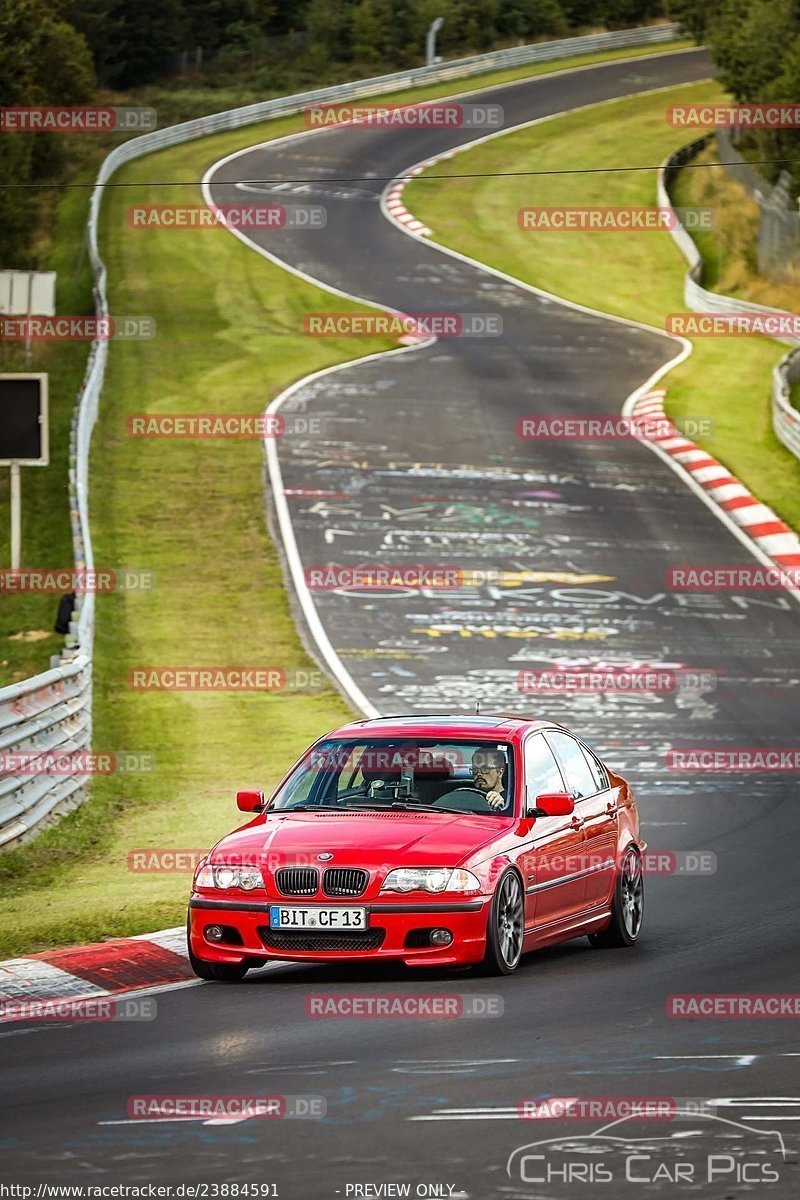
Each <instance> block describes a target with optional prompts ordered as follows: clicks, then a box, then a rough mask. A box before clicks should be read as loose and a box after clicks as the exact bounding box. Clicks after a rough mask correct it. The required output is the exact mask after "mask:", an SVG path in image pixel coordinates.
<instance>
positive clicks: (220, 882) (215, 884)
mask: <svg viewBox="0 0 800 1200" xmlns="http://www.w3.org/2000/svg"><path fill="white" fill-rule="evenodd" d="M194 886H195V887H200V888H217V889H219V891H222V892H226V891H228V890H229V889H230V888H242V889H243V890H244V891H246V892H250V891H252V890H253V888H263V886H264V881H263V880H262V878H261V872H260V871H259V870H258V869H257V868H256V867H229V866H228V865H227V864H226V863H215V864H214V865H213V866H211V865H210V864H209V863H206V864H205V865H204V866H202V867H201V868H200V870H199V871H198V872H197V875H196V876H195V881H194Z"/></svg>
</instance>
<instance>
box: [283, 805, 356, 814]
mask: <svg viewBox="0 0 800 1200" xmlns="http://www.w3.org/2000/svg"><path fill="white" fill-rule="evenodd" d="M272 811H273V812H287V813H288V812H341V811H342V806H341V804H292V805H290V807H289V808H274V809H273V810H272Z"/></svg>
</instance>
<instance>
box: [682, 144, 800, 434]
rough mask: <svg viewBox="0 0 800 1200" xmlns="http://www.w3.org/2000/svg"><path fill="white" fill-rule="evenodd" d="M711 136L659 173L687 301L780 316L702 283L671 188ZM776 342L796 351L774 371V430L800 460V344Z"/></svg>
mask: <svg viewBox="0 0 800 1200" xmlns="http://www.w3.org/2000/svg"><path fill="white" fill-rule="evenodd" d="M712 136H713V135H712V134H707V135H706V136H705V137H701V138H698V139H697V141H694V142H690V143H689V144H688V145H687V146H682V147H681V148H680V150H676V152H675V153H674V154H671V155H670V156H669V157H668V158H667V159H665V161H664V162H663V163H662V164H661V168H660V170H659V172H658V207H659V208H665V209H669V210H670V212H672V214H673V221H672V225H671V230H670V232H671V233H672V236H673V238H674V239H675V241H676V242H677V244H678V246H679V247H680V249H681V251H682V252H683V256H684V258H685V259H686V261H687V262H688V264H689V270H688V271H687V272H686V278H685V280H684V285H683V298H684V301H685V303H686V305H687V307H688V308H690V309H691V310H692V312H699V313H734V312H736V313H738V312H751V313H762V314H763V313H767V314H780V313H781V311H782V310H781V309H778V308H770V307H768V306H767V305H765V304H754V303H752V301H748V300H740V299H738V298H737V297H736V296H724V295H722V294H721V293H720V292H710V291H708V289H707V288H704V287H703V286H702V284H701V283H700V275H701V272H702V269H703V258H702V255H701V254H700V251H699V250H698V248H697V246H696V245H695V243H694V241H693V240H692V238H691V237H690V236H689V234H688V233H687V232H686V230H685V229H684V227H683V226H682V225H681V223H680V221H679V220H678V217H677V215H676V213H675V210H674V208H673V207H672V201H671V200H670V196H669V185H670V182H671V180H672V178H673V177H674V175H675V173H676V172H677V171H678V170H680V168H681V167H682V166H683V164H684V163H687V162H689V161H690V160H691V159H692V158H694V157H695V155H697V154H699V153H700V151H701V150H702V149H703V147H704V146H706V145H708V143H709V142H710V141H711V138H712ZM775 340H776V341H779V342H784V343H786V344H788V345H790V346H792V347H793V349H791V350H790V351H789V352H788V354H785V355H784V356H783V358H782V359H781V360H780V362H778V363H777V364H776V366H775V367H774V368H773V371H772V428H773V430H774V431H775V436H776V437H777V438H778V439H779V440H780V441H781V442H783V444H784V446H786V448H787V449H788V450H791V451H792V453H793V454H796V455H797V457H798V458H800V411H799V410H798V409H796V408H795V407H794V405H793V404H792V402H791V399H790V396H791V385H792V384H793V383H794V382H795V381H796V380H797V379H800V344H799V343H798V339H797V338H789V337H781V338H776V339H775Z"/></svg>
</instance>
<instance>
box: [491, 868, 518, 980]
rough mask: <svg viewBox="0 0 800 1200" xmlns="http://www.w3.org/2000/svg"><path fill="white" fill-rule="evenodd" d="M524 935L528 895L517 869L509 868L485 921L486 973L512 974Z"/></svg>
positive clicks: (499, 884) (502, 878)
mask: <svg viewBox="0 0 800 1200" xmlns="http://www.w3.org/2000/svg"><path fill="white" fill-rule="evenodd" d="M524 934H525V897H524V894H523V891H522V881H521V880H520V877H519V875H518V874H517V873H516V871H506V873H505V875H503V876H502V877H501V879H500V881H499V882H498V884H497V887H496V888H495V892H494V896H493V898H492V903H491V905H490V907H489V918H488V920H487V923H486V954H485V956H484V959H483V963H482V964H481V968H480V969H481V972H482V973H483V974H485V975H510V974H511V973H512V971H516V969H517V967H518V966H519V960H520V958H521V957H522V941H523V937H524Z"/></svg>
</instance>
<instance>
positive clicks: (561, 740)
mask: <svg viewBox="0 0 800 1200" xmlns="http://www.w3.org/2000/svg"><path fill="white" fill-rule="evenodd" d="M546 736H547V740H548V742H549V743H550V745H551V746H552V747H553V749H554V750H555V752H556V754H557V755H558V758H559V761H560V762H561V766H562V767H563V768H564V773H565V775H566V777H567V790H568V791H570V792H572V793H573V795H574V796H576V798H579V799H583V797H584V796H593V795H594V794H595V792H597V791H599V788H598V786H597V783H596V781H595V778H594V775H593V773H592V772H591V771H590V770H589V764H588V762H587V761H586V755H585V754H584V753H583V750H582V749H581V747H580V744H579V743H578V742H576V741H575V738H573V737H570V736H569V734H567V733H557V732H553V733H548V734H547V735H546Z"/></svg>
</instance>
